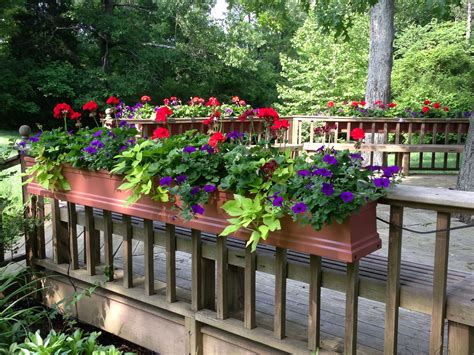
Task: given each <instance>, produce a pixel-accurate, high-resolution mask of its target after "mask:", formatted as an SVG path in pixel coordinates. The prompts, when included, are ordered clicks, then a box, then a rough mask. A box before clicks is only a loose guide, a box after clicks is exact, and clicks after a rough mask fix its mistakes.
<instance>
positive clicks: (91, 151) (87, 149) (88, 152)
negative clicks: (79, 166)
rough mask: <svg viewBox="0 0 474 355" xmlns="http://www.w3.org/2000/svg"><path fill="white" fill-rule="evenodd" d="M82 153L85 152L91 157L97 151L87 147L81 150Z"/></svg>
mask: <svg viewBox="0 0 474 355" xmlns="http://www.w3.org/2000/svg"><path fill="white" fill-rule="evenodd" d="M83 151H84V152H86V153H87V154H90V155H93V154H95V153H97V149H96V148H94V147H93V146H90V145H89V146H87V147H85V148H84V149H83Z"/></svg>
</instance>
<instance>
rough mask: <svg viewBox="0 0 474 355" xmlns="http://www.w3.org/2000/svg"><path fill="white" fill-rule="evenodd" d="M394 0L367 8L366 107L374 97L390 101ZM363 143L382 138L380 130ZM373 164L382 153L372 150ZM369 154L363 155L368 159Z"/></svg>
mask: <svg viewBox="0 0 474 355" xmlns="http://www.w3.org/2000/svg"><path fill="white" fill-rule="evenodd" d="M394 12H395V7H394V0H379V2H378V3H377V4H375V5H374V6H373V7H372V9H371V12H370V48H369V70H368V77H367V87H366V90H365V101H366V102H367V105H368V106H369V107H372V106H373V105H374V102H376V101H379V100H380V101H382V102H383V103H384V104H385V105H386V104H388V103H389V102H390V84H391V76H392V64H393V37H394V26H393V21H394ZM365 141H366V142H367V143H387V142H384V135H383V134H382V133H376V134H374V140H373V141H372V135H371V134H367V135H366V137H365ZM373 157H374V160H373V165H382V163H383V154H382V153H377V152H376V153H374V155H373ZM368 159H370V155H364V160H365V161H368Z"/></svg>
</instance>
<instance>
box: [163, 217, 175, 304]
mask: <svg viewBox="0 0 474 355" xmlns="http://www.w3.org/2000/svg"><path fill="white" fill-rule="evenodd" d="M165 229H166V231H165V239H166V241H165V243H166V300H167V301H168V302H170V303H171V302H176V231H175V226H174V225H173V224H169V223H167V224H166V227H165Z"/></svg>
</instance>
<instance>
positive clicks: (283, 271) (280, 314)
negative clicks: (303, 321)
mask: <svg viewBox="0 0 474 355" xmlns="http://www.w3.org/2000/svg"><path fill="white" fill-rule="evenodd" d="M286 276H287V260H286V249H283V248H276V254H275V318H274V326H273V333H274V336H275V338H277V339H283V338H284V337H285V328H286V327H285V325H286Z"/></svg>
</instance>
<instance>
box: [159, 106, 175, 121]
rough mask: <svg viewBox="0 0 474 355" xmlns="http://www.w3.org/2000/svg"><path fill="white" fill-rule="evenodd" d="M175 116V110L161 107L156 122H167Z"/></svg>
mask: <svg viewBox="0 0 474 355" xmlns="http://www.w3.org/2000/svg"><path fill="white" fill-rule="evenodd" d="M172 114H173V110H170V109H169V108H168V106H163V107H160V108H159V109H158V110H157V111H156V115H155V121H156V122H166V118H167V117H168V116H170V115H172Z"/></svg>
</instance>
